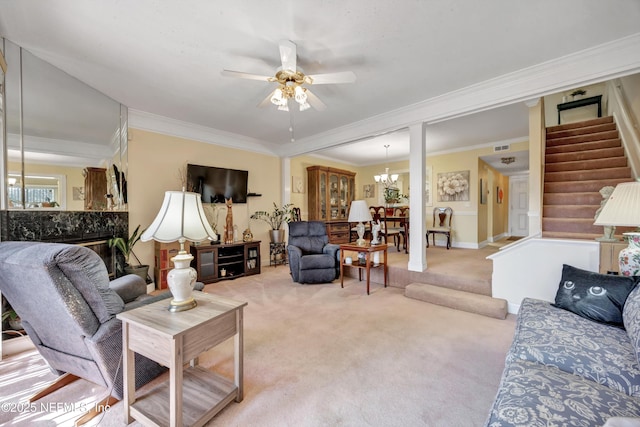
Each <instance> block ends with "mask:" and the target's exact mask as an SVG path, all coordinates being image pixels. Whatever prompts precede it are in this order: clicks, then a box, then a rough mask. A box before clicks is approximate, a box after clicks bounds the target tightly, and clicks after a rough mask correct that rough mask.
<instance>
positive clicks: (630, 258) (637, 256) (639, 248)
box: [618, 233, 640, 276]
mask: <svg viewBox="0 0 640 427" xmlns="http://www.w3.org/2000/svg"><path fill="white" fill-rule="evenodd" d="M622 235H623V236H626V237H627V238H628V239H629V246H627V247H626V248H624V249H622V250H621V251H620V255H619V258H618V261H619V266H620V274H621V275H622V276H640V233H622Z"/></svg>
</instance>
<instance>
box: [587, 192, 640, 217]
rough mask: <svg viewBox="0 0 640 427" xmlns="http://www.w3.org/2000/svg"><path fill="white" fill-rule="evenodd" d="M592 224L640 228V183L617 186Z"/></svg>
mask: <svg viewBox="0 0 640 427" xmlns="http://www.w3.org/2000/svg"><path fill="white" fill-rule="evenodd" d="M593 224H594V225H612V226H630V227H637V226H640V182H638V181H635V182H623V183H622V184H618V185H617V186H616V188H615V190H613V193H611V196H609V200H607V203H606V204H605V205H604V207H603V208H602V211H600V215H598V218H597V219H596V221H595V222H594V223H593Z"/></svg>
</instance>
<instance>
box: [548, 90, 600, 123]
mask: <svg viewBox="0 0 640 427" xmlns="http://www.w3.org/2000/svg"><path fill="white" fill-rule="evenodd" d="M592 104H597V105H598V117H602V95H597V96H591V97H589V98H582V99H578V100H576V101H569V102H564V103H562V104H558V124H560V112H561V111H565V110H571V109H572V108H578V107H584V106H587V105H592Z"/></svg>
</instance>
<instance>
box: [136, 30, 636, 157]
mask: <svg viewBox="0 0 640 427" xmlns="http://www.w3.org/2000/svg"><path fill="white" fill-rule="evenodd" d="M639 71H640V33H635V34H632V35H630V36H627V37H624V38H621V39H617V40H614V41H611V42H608V43H604V44H601V45H597V46H594V47H591V48H588V49H584V50H581V51H578V52H575V53H571V54H569V55H566V56H563V57H560V58H556V59H553V60H550V61H546V62H543V63H540V64H537V65H534V66H531V67H528V68H524V69H521V70H518V71H515V72H512V73H508V74H504V75H502V76H499V77H496V78H493V79H489V80H485V81H483V82H480V83H478V84H474V85H471V86H467V87H465V88H462V89H459V90H455V91H452V92H448V93H446V94H443V95H440V96H437V97H434V98H430V99H428V100H425V101H422V102H419V103H416V104H412V105H409V106H406V107H403V108H400V109H397V110H393V111H390V112H387V113H384V114H380V115H377V116H372V117H369V118H367V119H364V120H361V121H358V122H355V123H351V124H349V125H346V126H341V127H339V128H335V129H332V130H329V131H326V132H322V133H319V134H316V135H313V136H309V137H306V138H302V139H296V141H295V142H287V143H284V144H273V143H269V142H266V141H262V140H259V139H254V138H248V137H245V136H242V135H237V134H233V133H230V132H224V131H221V130H217V129H214V128H209V127H205V126H201V125H196V124H193V123H188V122H184V121H180V120H176V119H172V118H168V117H163V116H159V115H155V114H151V113H147V112H144V111H140V110H135V109H129V126H130V127H132V128H135V129H141V130H146V131H150V132H158V133H162V134H166V135H171V136H175V137H180V138H187V139H192V140H196V141H201V142H205V143H209V144H215V145H221V146H225V147H230V148H235V149H240V150H246V151H252V152H256V153H261V154H267V155H273V156H279V157H295V156H298V155H303V154H309V153H311V152H314V151H317V150H321V149H324V148H329V147H333V146H335V145H339V144H344V143H350V142H353V141H356V140H361V139H364V138H368V137H372V136H376V135H381V134H385V133H389V132H394V131H397V130H399V129H403V128H406V127H408V126H410V125H413V124H416V123H423V122H426V123H427V124H433V123H438V122H442V121H446V120H451V119H454V118H457V117H462V116H466V115H469V114H474V113H478V112H482V111H486V110H490V109H493V108H497V107H501V106H505V105H510V104H514V103H517V102H525V103H528V102H531V101H533V100H535V99H537V98H539V97H542V96H545V95H549V94H551V93H556V92H560V91H563V90H568V89H571V88H573V87H576V86H581V85H588V84H593V83H598V82H602V81H605V80H609V79H613V78H617V77H621V76H625V75H629V74H633V73H635V72H639ZM527 105H528V104H527Z"/></svg>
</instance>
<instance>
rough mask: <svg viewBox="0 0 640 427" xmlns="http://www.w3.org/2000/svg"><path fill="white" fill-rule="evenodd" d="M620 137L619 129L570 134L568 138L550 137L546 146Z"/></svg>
mask: <svg viewBox="0 0 640 427" xmlns="http://www.w3.org/2000/svg"><path fill="white" fill-rule="evenodd" d="M619 137H620V135H618V131H617V130H612V131H607V132H596V133H589V134H586V135H578V136H568V137H566V138H555V139H548V140H547V141H546V146H547V147H556V146H558V145H572V144H579V143H581V142H593V141H601V140H603V139H616V138H619Z"/></svg>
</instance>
